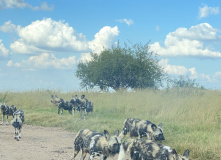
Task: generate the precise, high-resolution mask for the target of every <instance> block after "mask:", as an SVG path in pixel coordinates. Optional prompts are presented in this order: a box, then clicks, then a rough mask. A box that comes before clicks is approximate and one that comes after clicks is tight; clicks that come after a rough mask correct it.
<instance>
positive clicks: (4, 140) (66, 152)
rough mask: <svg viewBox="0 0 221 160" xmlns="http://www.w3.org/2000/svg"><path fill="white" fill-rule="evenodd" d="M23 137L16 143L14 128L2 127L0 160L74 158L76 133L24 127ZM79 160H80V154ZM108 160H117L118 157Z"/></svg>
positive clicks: (58, 159) (57, 159) (0, 128)
mask: <svg viewBox="0 0 221 160" xmlns="http://www.w3.org/2000/svg"><path fill="white" fill-rule="evenodd" d="M21 136H22V138H21V139H20V141H16V140H15V139H14V128H13V127H12V126H11V125H5V124H3V125H0V160H70V159H71V157H72V154H73V142H74V137H75V134H74V133H71V132H67V131H65V130H62V129H59V128H47V127H39V126H30V125H24V126H23V128H22V135H21ZM87 159H88V156H87V157H86V160H87ZM96 159H99V158H96ZM77 160H80V153H79V154H78V156H77ZM108 160H117V156H115V157H112V158H108Z"/></svg>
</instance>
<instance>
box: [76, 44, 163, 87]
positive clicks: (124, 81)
mask: <svg viewBox="0 0 221 160" xmlns="http://www.w3.org/2000/svg"><path fill="white" fill-rule="evenodd" d="M91 56H92V60H91V61H87V62H80V63H79V64H78V66H77V72H76V76H77V77H78V78H79V79H81V85H82V87H86V88H93V87H95V86H98V87H99V88H100V89H101V90H105V89H108V88H113V89H114V90H118V89H119V88H132V89H135V88H158V87H159V86H160V85H161V81H162V78H163V77H164V72H163V70H162V68H161V67H160V66H159V65H158V60H157V58H156V54H154V53H153V52H149V45H148V44H146V45H142V44H134V45H132V47H129V46H128V45H127V44H125V46H124V47H123V48H122V47H120V46H117V47H112V48H111V49H105V50H103V51H102V52H101V53H100V54H96V53H91Z"/></svg>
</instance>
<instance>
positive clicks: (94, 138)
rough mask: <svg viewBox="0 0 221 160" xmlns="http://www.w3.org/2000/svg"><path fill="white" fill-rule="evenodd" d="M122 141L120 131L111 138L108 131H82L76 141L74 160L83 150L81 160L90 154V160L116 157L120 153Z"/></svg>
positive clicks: (104, 159)
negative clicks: (98, 157)
mask: <svg viewBox="0 0 221 160" xmlns="http://www.w3.org/2000/svg"><path fill="white" fill-rule="evenodd" d="M120 145H121V139H120V137H119V130H116V131H115V133H114V136H110V134H109V133H108V131H106V130H104V133H98V132H95V131H92V130H89V129H82V130H80V131H79V132H78V133H77V135H76V137H75V140H74V155H73V158H72V160H74V159H75V158H76V156H77V154H78V152H79V151H80V150H81V154H82V155H81V160H84V159H85V157H86V154H87V153H89V154H90V160H93V158H94V157H95V156H101V159H102V160H106V159H107V157H109V156H114V155H115V154H118V153H119V151H120Z"/></svg>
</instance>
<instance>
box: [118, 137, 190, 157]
mask: <svg viewBox="0 0 221 160" xmlns="http://www.w3.org/2000/svg"><path fill="white" fill-rule="evenodd" d="M126 152H129V154H130V158H131V159H132V160H189V150H186V151H185V152H184V154H183V156H181V155H179V154H177V152H176V150H175V149H172V148H170V147H169V146H165V145H163V144H160V143H157V142H155V141H152V140H145V139H129V140H127V141H125V142H123V143H122V144H121V147H120V153H119V156H118V160H124V157H125V153H126Z"/></svg>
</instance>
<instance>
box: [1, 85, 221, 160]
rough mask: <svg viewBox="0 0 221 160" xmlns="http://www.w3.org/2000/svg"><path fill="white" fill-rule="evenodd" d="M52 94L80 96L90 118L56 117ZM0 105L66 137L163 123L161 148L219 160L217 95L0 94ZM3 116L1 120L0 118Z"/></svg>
mask: <svg viewBox="0 0 221 160" xmlns="http://www.w3.org/2000/svg"><path fill="white" fill-rule="evenodd" d="M51 94H56V95H58V97H61V98H63V99H65V100H70V99H71V97H72V95H75V94H77V95H79V96H80V95H82V94H85V95H86V98H87V99H88V100H90V101H92V102H93V104H94V113H93V115H89V116H88V117H87V118H86V120H83V119H80V118H79V115H77V114H75V115H74V116H73V115H70V114H68V112H67V111H64V113H63V115H58V114H57V107H56V106H55V105H53V104H52V103H51V102H50V100H51ZM0 101H1V102H3V101H4V102H7V104H8V105H12V104H14V105H15V106H17V108H19V109H23V110H24V112H25V124H30V125H38V126H47V127H60V128H64V129H66V130H68V131H71V132H77V131H78V130H80V129H83V128H89V129H92V130H96V131H100V132H103V130H104V129H106V130H108V131H109V132H110V133H111V134H113V133H114V131H115V130H116V129H119V130H122V127H123V122H124V120H125V119H126V118H128V117H134V118H139V119H146V120H150V121H152V122H154V123H155V124H156V125H158V124H159V123H161V122H162V123H163V131H164V136H165V138H166V140H165V141H164V142H162V143H163V144H166V145H169V146H170V147H172V148H175V149H176V150H177V152H178V153H181V154H182V153H183V152H184V150H185V149H189V150H190V159H198V160H208V159H213V160H219V159H221V158H220V157H221V91H215V90H200V89H175V88H174V89H171V90H163V91H159V90H139V91H136V92H124V91H118V92H116V93H99V92H75V91H73V92H70V91H69V92H61V91H52V90H50V91H49V90H36V91H27V92H26V91H24V92H0ZM1 117H2V116H0V118H1Z"/></svg>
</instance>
